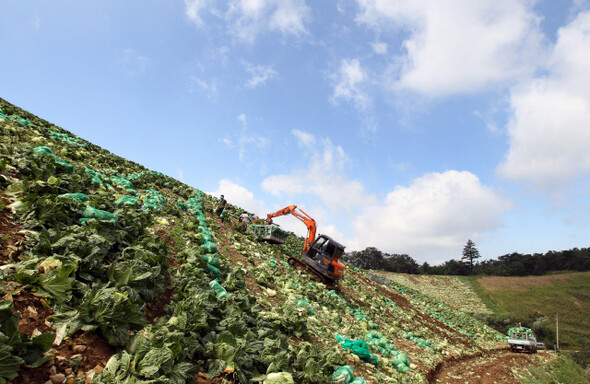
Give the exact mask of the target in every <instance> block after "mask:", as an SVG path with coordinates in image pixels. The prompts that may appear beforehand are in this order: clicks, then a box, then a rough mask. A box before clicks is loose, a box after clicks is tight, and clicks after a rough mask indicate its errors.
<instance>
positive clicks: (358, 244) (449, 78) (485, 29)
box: [0, 0, 590, 264]
mask: <svg viewBox="0 0 590 384" xmlns="http://www.w3.org/2000/svg"><path fill="white" fill-rule="evenodd" d="M0 36H1V39H0V41H1V42H2V54H1V56H0V74H1V76H0V97H2V98H4V99H6V100H8V101H10V102H12V103H14V104H16V105H18V106H20V107H22V108H24V109H27V110H29V111H30V112H32V113H34V114H36V115H38V116H40V117H42V118H44V119H46V120H49V121H51V122H52V123H54V124H56V125H59V126H61V127H62V128H65V129H67V130H69V131H71V132H73V133H75V134H77V135H79V136H81V137H83V138H85V139H87V140H89V141H91V142H93V143H95V144H97V145H100V146H102V147H104V148H106V149H108V150H110V151H111V152H113V153H115V154H117V155H120V156H123V157H125V158H127V159H130V160H133V161H136V162H138V163H140V164H143V165H145V166H146V167H148V168H151V169H154V170H157V171H160V172H163V173H166V174H168V175H170V176H172V177H175V178H177V179H179V180H181V181H183V182H185V183H187V184H189V185H191V186H193V187H195V188H198V189H201V190H203V191H205V192H210V193H215V194H220V193H223V194H225V196H226V198H227V199H228V200H229V202H230V203H232V204H236V205H238V206H240V207H243V208H245V209H247V210H249V211H250V212H253V213H255V214H257V215H259V216H265V215H266V213H268V212H272V211H276V210H278V209H280V208H282V207H284V206H286V205H290V204H297V205H299V206H300V207H301V208H303V209H304V210H305V211H306V212H308V213H310V214H311V215H312V216H313V217H314V218H315V219H316V221H317V222H318V230H319V232H320V233H327V234H329V235H332V236H334V237H336V238H337V239H338V240H339V241H341V242H342V243H344V244H345V245H347V250H361V249H364V248H365V247H367V246H374V247H377V248H379V249H381V250H382V251H385V252H389V253H407V254H409V255H410V256H412V257H413V258H414V259H416V260H417V261H418V262H420V263H422V262H424V261H428V262H429V263H431V264H437V263H440V262H443V261H445V260H448V259H451V258H460V257H461V252H462V249H463V246H464V245H465V243H466V242H467V240H468V239H472V240H473V241H474V242H475V244H476V246H477V248H478V249H479V251H480V253H481V254H482V257H483V258H496V257H497V256H500V255H503V254H506V253H510V252H514V251H517V252H523V253H533V252H546V251H548V250H561V249H569V248H573V247H588V246H590V244H589V238H590V236H589V235H590V217H589V214H590V193H589V192H590V191H589V190H590V150H588V148H589V147H590V4H589V2H588V1H585V0H559V1H557V0H537V1H535V0H478V1H472V0H447V1H440V0H412V1H402V0H334V1H310V0H226V1H215V0H184V1H180V0H176V1H170V0H130V1H116V2H114V1H97V0H86V1H79V0H58V1H52V2H48V1H42V0H28V1H22V0H6V1H2V3H0ZM277 222H278V223H280V224H281V225H282V226H283V227H285V228H287V229H290V230H294V231H296V232H297V233H299V234H305V227H304V226H303V224H301V223H300V222H299V221H297V220H296V219H295V218H293V217H283V218H281V219H279V220H277Z"/></svg>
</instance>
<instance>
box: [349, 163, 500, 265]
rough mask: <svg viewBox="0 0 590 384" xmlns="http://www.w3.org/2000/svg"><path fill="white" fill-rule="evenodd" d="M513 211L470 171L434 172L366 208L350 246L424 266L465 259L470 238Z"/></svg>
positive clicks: (490, 227)
mask: <svg viewBox="0 0 590 384" xmlns="http://www.w3.org/2000/svg"><path fill="white" fill-rule="evenodd" d="M509 207H510V204H509V202H508V201H507V200H505V199H504V198H503V197H502V196H501V195H500V194H499V193H498V192H497V191H495V190H493V189H492V188H489V187H486V186H485V185H483V184H482V183H481V182H480V180H479V179H478V177H477V176H475V175H474V174H472V173H470V172H467V171H463V172H459V171H447V172H444V173H429V174H426V175H424V176H422V177H420V178H418V179H415V180H414V181H413V182H412V184H411V185H409V186H408V187H399V186H398V187H396V188H395V190H394V191H393V192H390V193H389V194H388V195H387V197H386V198H385V200H384V201H382V202H378V203H374V204H371V205H368V206H366V208H365V209H364V210H363V212H362V214H361V215H360V216H359V217H358V218H357V219H356V220H355V238H354V239H353V241H351V244H350V245H351V247H352V248H354V249H364V248H365V247H368V246H373V247H377V248H378V249H381V250H382V251H385V252H389V253H407V254H409V255H410V256H411V257H413V258H414V259H416V260H418V261H419V262H423V261H429V262H435V263H438V262H442V261H444V260H445V259H449V258H451V257H452V258H460V256H461V249H462V246H463V245H464V244H465V242H466V241H467V239H468V238H472V239H474V238H477V236H478V235H480V234H481V233H482V232H484V231H489V230H493V229H495V228H497V227H498V226H500V225H501V224H502V223H501V216H502V215H503V213H504V212H505V211H506V210H507V209H508V208H509Z"/></svg>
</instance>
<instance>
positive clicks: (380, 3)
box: [357, 0, 543, 96]
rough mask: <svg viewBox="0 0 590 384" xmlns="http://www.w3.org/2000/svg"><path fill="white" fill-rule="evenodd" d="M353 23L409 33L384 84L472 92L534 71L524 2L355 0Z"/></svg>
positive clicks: (536, 40)
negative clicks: (356, 11)
mask: <svg viewBox="0 0 590 384" xmlns="http://www.w3.org/2000/svg"><path fill="white" fill-rule="evenodd" d="M357 2H358V4H359V7H360V9H361V12H360V14H359V15H358V16H357V22H358V23H360V24H364V25H367V26H369V27H371V28H374V29H376V30H377V31H379V32H380V33H381V34H382V31H392V32H393V33H395V34H396V35H399V30H400V29H401V30H403V31H406V32H407V33H409V36H408V37H407V38H406V40H405V41H404V43H403V47H404V48H405V51H406V53H405V55H404V56H403V57H401V58H394V61H395V62H396V68H397V70H394V71H392V72H393V73H395V77H394V78H393V79H391V83H390V85H391V86H393V87H394V88H401V89H408V90H411V91H414V92H418V93H421V94H425V95H428V96H441V95H446V94H453V93H457V92H474V91H479V90H481V89H484V88H488V87H493V86H496V85H497V84H498V83H502V82H505V81H513V80H514V79H518V78H520V77H521V76H525V75H528V74H530V73H532V71H534V70H535V68H536V64H537V62H538V61H539V59H540V58H539V52H540V51H539V48H540V45H541V44H542V41H543V37H542V36H543V35H542V33H541V32H540V28H539V22H540V19H539V18H538V17H537V16H536V15H535V14H534V13H533V11H532V6H533V3H534V2H533V1H529V0H478V1H469V0H449V1H440V0H413V1H405V0H357Z"/></svg>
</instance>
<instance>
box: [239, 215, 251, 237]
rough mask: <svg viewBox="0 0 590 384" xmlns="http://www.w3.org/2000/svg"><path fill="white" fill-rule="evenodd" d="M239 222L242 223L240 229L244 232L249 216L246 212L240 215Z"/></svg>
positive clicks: (248, 222) (246, 228)
mask: <svg viewBox="0 0 590 384" xmlns="http://www.w3.org/2000/svg"><path fill="white" fill-rule="evenodd" d="M240 223H242V231H243V232H244V233H246V231H247V230H248V224H250V216H249V215H248V214H247V213H246V212H244V213H242V214H241V215H240Z"/></svg>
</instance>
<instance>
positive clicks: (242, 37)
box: [225, 0, 311, 44]
mask: <svg viewBox="0 0 590 384" xmlns="http://www.w3.org/2000/svg"><path fill="white" fill-rule="evenodd" d="M310 13H311V11H310V8H309V7H308V6H307V5H306V4H305V0H234V1H231V2H230V4H229V9H228V11H227V13H226V14H225V20H226V22H227V25H228V29H229V33H230V34H231V35H232V36H234V37H235V38H236V39H237V40H239V41H240V42H243V43H250V44H252V43H254V41H255V40H256V38H257V37H258V35H260V34H261V33H264V32H280V33H282V34H283V35H293V36H300V35H302V34H305V33H307V31H306V28H305V22H306V21H307V19H308V18H309V16H310Z"/></svg>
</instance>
